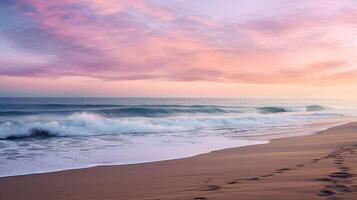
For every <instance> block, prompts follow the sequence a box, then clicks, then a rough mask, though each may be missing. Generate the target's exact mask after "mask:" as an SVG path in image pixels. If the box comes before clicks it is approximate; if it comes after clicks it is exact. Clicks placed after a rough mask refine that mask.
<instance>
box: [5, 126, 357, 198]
mask: <svg viewBox="0 0 357 200" xmlns="http://www.w3.org/2000/svg"><path fill="white" fill-rule="evenodd" d="M355 174H357V123H351V124H347V125H343V126H339V127H334V128H331V129H328V130H326V131H322V132H321V133H319V134H315V135H311V136H300V137H293V138H284V139H277V140H273V141H271V142H270V143H269V144H264V145H255V146H248V147H241V148H232V149H225V150H220V151H215V152H212V153H208V154H202V155H198V156H194V157H190V158H183V159H177V160H170V161H161V162H154V163H146V164H135V165H124V166H105V167H93V168H88V169H78V170H68V171H61V172H53V173H45V174H36V175H26V176H16V177H7V178H0V199H1V200H2V199H4V200H15V199H16V200H32V199H33V200H42V199H43V200H49V199H50V200H57V199H58V200H59V199H61V200H64V199H71V200H131V199H140V200H149V199H150V200H158V199H160V200H169V199H170V200H193V199H194V200H206V199H209V200H237V199H241V200H261V199H265V200H283V199H284V200H286V199H289V200H294V199H296V200H297V199H299V200H300V199H306V200H309V199H326V200H338V199H351V200H352V199H354V200H355V199H357V176H355Z"/></svg>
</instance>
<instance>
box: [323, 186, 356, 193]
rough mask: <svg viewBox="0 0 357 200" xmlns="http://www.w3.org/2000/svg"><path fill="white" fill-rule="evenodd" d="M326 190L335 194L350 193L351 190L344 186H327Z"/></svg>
mask: <svg viewBox="0 0 357 200" xmlns="http://www.w3.org/2000/svg"><path fill="white" fill-rule="evenodd" d="M326 189H329V190H333V191H337V192H352V189H351V188H350V187H348V186H345V185H328V186H326Z"/></svg>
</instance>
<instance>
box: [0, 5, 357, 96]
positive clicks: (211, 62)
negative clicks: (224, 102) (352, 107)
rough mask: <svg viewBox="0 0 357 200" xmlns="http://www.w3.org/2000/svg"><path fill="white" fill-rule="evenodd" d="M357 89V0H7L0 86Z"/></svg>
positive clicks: (325, 92)
mask: <svg viewBox="0 0 357 200" xmlns="http://www.w3.org/2000/svg"><path fill="white" fill-rule="evenodd" d="M356 91H357V0H338V1H337V0H299V1H296V0H250V1H246V0H61V1H59V0H0V96H198V97H200V96H202V97H203V96H210V97H293V98H296V97H299V98H318V97H321V98H357V92H356Z"/></svg>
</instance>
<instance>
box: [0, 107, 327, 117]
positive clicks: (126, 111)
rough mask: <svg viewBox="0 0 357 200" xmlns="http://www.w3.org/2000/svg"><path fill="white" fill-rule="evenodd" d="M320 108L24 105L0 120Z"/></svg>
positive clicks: (3, 110)
mask: <svg viewBox="0 0 357 200" xmlns="http://www.w3.org/2000/svg"><path fill="white" fill-rule="evenodd" d="M324 109H325V108H324V107H322V106H320V105H309V106H300V107H260V108H255V107H238V106H209V105H207V106H206V105H193V106H185V105H132V106H123V105H72V104H69V105H67V104H35V105H33V104H24V105H21V104H20V105H18V104H17V105H11V104H9V105H6V106H3V107H0V116H28V115H42V114H54V115H70V114H73V113H79V112H90V113H96V114H100V115H104V116H107V117H162V116H171V115H180V114H227V113H233V114H237V113H248V112H259V113H263V114H271V113H281V112H312V111H322V110H324Z"/></svg>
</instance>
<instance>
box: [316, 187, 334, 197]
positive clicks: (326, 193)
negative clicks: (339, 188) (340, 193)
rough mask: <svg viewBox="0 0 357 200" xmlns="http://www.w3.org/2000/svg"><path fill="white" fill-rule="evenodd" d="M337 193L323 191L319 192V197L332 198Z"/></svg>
mask: <svg viewBox="0 0 357 200" xmlns="http://www.w3.org/2000/svg"><path fill="white" fill-rule="evenodd" d="M335 194H336V193H335V192H334V191H331V190H328V189H321V190H319V191H318V194H317V195H318V196H321V197H328V196H332V195H335Z"/></svg>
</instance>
